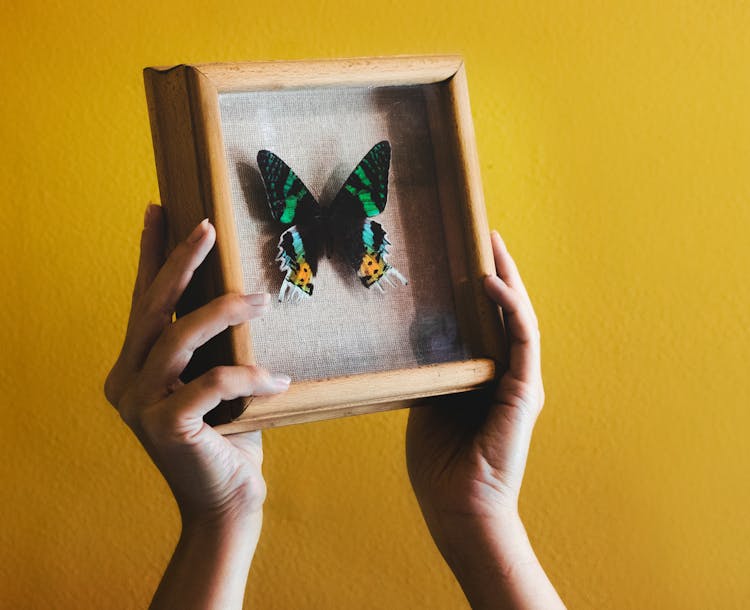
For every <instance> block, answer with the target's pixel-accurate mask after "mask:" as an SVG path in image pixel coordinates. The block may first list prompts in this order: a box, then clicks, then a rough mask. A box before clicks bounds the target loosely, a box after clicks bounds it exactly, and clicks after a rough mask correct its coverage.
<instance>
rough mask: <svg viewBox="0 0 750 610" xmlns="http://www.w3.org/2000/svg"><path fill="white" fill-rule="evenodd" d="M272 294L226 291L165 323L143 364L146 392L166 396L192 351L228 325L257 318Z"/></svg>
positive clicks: (156, 396)
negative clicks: (231, 292)
mask: <svg viewBox="0 0 750 610" xmlns="http://www.w3.org/2000/svg"><path fill="white" fill-rule="evenodd" d="M270 302H271V295H270V294H267V293H261V294H247V295H241V294H225V295H223V296H220V297H217V298H215V299H214V300H212V301H211V302H210V303H208V304H207V305H204V306H203V307H200V308H199V309H196V310H195V311H193V312H191V313H189V314H188V315H186V316H184V317H182V318H180V319H179V320H177V321H176V322H175V323H174V324H171V325H170V326H168V327H167V328H166V329H165V330H164V332H162V334H161V336H160V337H159V339H158V340H157V341H156V343H155V344H154V347H153V348H152V350H151V352H150V353H149V355H148V357H147V358H146V362H145V364H144V365H143V371H142V375H143V378H142V379H143V386H144V391H145V393H146V395H148V396H151V397H153V398H156V399H159V398H161V397H163V396H164V395H165V393H166V392H167V388H169V387H171V386H172V385H173V384H174V383H175V382H176V381H177V380H178V379H179V376H180V374H181V373H182V371H183V370H184V369H185V367H186V366H187V365H188V362H190V359H191V358H192V357H193V353H194V352H195V350H196V349H198V348H199V347H200V346H201V345H203V344H204V343H206V342H207V341H208V340H209V339H211V338H212V337H215V336H216V335H218V334H219V333H220V332H222V331H224V330H226V329H227V328H228V327H230V326H235V325H237V324H241V323H242V322H245V321H247V320H251V319H253V318H258V317H260V316H261V315H263V313H265V312H266V311H267V310H268V305H269V303H270Z"/></svg>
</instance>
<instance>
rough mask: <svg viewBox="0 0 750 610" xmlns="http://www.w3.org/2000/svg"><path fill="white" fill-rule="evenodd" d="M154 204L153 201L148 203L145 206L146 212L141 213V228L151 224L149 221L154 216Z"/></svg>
mask: <svg viewBox="0 0 750 610" xmlns="http://www.w3.org/2000/svg"><path fill="white" fill-rule="evenodd" d="M155 208H156V205H154V204H153V203H149V204H148V205H147V206H146V212H145V213H144V215H143V228H144V229H145V228H146V227H148V226H149V225H150V224H151V221H152V220H153V218H154V212H155V211H156V209H155Z"/></svg>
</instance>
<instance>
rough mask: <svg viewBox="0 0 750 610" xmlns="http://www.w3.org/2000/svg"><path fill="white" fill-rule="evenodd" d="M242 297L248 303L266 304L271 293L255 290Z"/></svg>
mask: <svg viewBox="0 0 750 610" xmlns="http://www.w3.org/2000/svg"><path fill="white" fill-rule="evenodd" d="M244 297H245V300H246V301H247V303H248V305H268V304H269V303H270V302H271V295H270V294H268V293H267V292H255V293H253V294H246V295H244Z"/></svg>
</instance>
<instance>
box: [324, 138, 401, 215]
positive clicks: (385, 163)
mask: <svg viewBox="0 0 750 610" xmlns="http://www.w3.org/2000/svg"><path fill="white" fill-rule="evenodd" d="M390 165H391V145H390V144H389V143H388V141H387V140H383V141H382V142H378V143H377V144H375V146H373V147H372V148H371V149H370V150H369V152H368V153H367V154H366V155H365V156H364V157H363V158H362V160H361V161H360V162H359V165H357V167H355V168H354V171H353V172H352V173H351V174H350V175H349V177H348V178H347V179H346V182H344V186H342V187H341V190H340V191H339V193H338V195H336V198H335V199H334V200H333V203H332V204H331V208H332V209H331V213H332V214H333V215H336V214H337V213H343V212H344V211H346V212H350V213H353V212H355V211H356V213H357V214H356V215H357V216H358V217H360V218H362V217H368V218H369V217H370V216H377V215H378V214H380V212H382V211H383V210H384V209H385V202H386V200H387V198H388V170H389V168H390ZM344 215H345V214H344Z"/></svg>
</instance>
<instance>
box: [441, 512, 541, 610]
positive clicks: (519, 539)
mask: <svg viewBox="0 0 750 610" xmlns="http://www.w3.org/2000/svg"><path fill="white" fill-rule="evenodd" d="M439 522H440V525H439V526H437V527H435V528H434V529H433V527H431V528H430V529H431V532H432V534H433V538H434V539H435V543H436V544H437V546H438V549H439V550H440V552H441V554H442V555H443V557H444V558H445V561H446V562H447V564H448V566H449V567H450V568H451V571H452V572H453V574H454V575H455V577H456V580H458V582H459V584H460V585H461V588H462V589H463V591H464V594H465V595H466V597H467V599H468V600H469V602H470V604H471V606H472V608H497V607H505V605H504V604H505V603H507V601H508V600H510V599H511V598H512V597H513V591H514V589H515V588H516V587H517V584H518V583H517V582H516V581H518V580H524V579H526V578H527V574H528V573H529V571H532V572H533V571H534V569H535V568H534V566H536V565H538V560H537V558H536V555H535V554H534V551H533V549H532V547H531V544H530V542H529V539H528V536H527V534H526V530H525V528H524V526H523V523H522V521H521V518H520V516H519V514H518V512H517V511H515V510H503V511H497V512H495V513H493V514H492V515H482V516H481V517H479V516H476V515H470V516H465V515H442V516H441V518H440V519H439ZM509 607H511V606H509Z"/></svg>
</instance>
